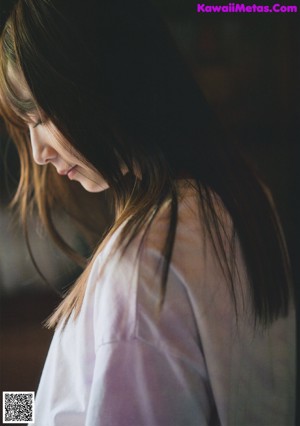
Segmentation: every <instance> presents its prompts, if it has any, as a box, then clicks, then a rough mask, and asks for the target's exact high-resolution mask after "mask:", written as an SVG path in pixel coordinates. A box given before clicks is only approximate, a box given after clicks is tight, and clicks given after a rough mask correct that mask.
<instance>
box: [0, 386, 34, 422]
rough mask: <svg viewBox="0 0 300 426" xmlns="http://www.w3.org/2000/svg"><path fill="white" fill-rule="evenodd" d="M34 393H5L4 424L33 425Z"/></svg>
mask: <svg viewBox="0 0 300 426" xmlns="http://www.w3.org/2000/svg"><path fill="white" fill-rule="evenodd" d="M33 422H34V392H3V423H4V424H7V423H33Z"/></svg>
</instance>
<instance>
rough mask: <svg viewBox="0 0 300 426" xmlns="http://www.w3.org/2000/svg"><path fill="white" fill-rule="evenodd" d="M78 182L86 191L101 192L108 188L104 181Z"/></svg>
mask: <svg viewBox="0 0 300 426" xmlns="http://www.w3.org/2000/svg"><path fill="white" fill-rule="evenodd" d="M80 183H81V185H82V186H83V188H84V189H85V190H86V191H88V192H102V191H104V190H105V189H107V188H108V185H107V183H106V182H103V184H97V183H95V182H91V181H87V182H80Z"/></svg>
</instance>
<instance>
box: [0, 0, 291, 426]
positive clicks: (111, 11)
mask: <svg viewBox="0 0 300 426" xmlns="http://www.w3.org/2000/svg"><path fill="white" fill-rule="evenodd" d="M3 3H4V2H3ZM0 61H1V70H0V104H1V114H2V116H3V118H4V119H5V122H6V124H7V128H8V131H9V132H10V134H11V136H12V138H13V139H14V141H15V143H16V144H17V148H18V151H19V155H20V161H21V176H20V183H19V187H18V190H17V193H16V196H15V199H14V203H15V204H18V205H19V206H20V214H21V217H22V220H23V222H24V223H26V214H27V213H28V211H29V210H30V209H29V207H30V206H37V209H38V212H39V214H40V217H41V219H42V221H43V223H44V224H45V226H46V227H47V229H48V230H49V232H50V234H51V235H52V236H53V237H54V238H55V240H56V241H58V242H59V244H60V246H63V245H64V244H65V243H64V242H63V241H62V240H61V239H60V236H59V235H58V232H57V231H56V230H55V228H54V225H53V221H52V216H51V214H52V212H53V210H54V209H55V206H56V205H58V204H63V203H64V200H65V198H66V194H67V191H69V189H68V185H67V184H66V183H68V182H69V180H74V181H77V182H79V184H81V185H82V186H83V187H84V188H85V189H86V191H89V192H100V191H103V190H105V189H107V188H109V190H108V191H109V192H110V194H111V198H110V199H111V200H113V201H114V213H115V215H114V221H113V224H112V226H111V228H110V229H109V231H108V232H107V234H106V236H105V238H102V241H101V242H100V243H99V244H98V245H97V247H95V249H94V254H93V255H92V256H91V258H89V259H88V260H87V262H86V266H85V269H84V272H83V273H82V275H81V276H80V277H79V278H78V279H77V281H76V282H75V283H74V285H73V286H72V288H70V290H69V291H68V293H67V294H65V295H64V299H63V301H62V302H61V304H60V306H59V307H58V308H57V310H56V311H55V312H54V314H53V315H52V317H51V318H50V320H49V321H48V324H49V326H51V327H56V331H55V334H54V338H53V341H52V344H51V347H50V349H49V353H48V357H47V360H46V363H45V367H44V371H43V374H42V377H41V381H40V384H39V389H38V393H37V399H36V423H35V424H36V425H38V426H46V425H49V426H54V425H55V426H59V425H60V426H67V425H72V426H76V425H87V426H96V425H97V426H98V425H101V426H109V425H111V426H125V425H126V426H144V425H145V426H146V425H148V426H155V425H157V426H176V425H180V426H188V425H192V426H194V425H214V426H215V425H223V426H225V425H226V426H227V425H228V426H229V425H230V426H233V425H237V426H246V425H248V426H250V425H251V426H254V425H255V426H267V425H269V426H276V425H277V426H283V425H284V426H289V425H293V421H294V400H295V397H294V376H295V366H294V314H293V302H292V297H291V293H292V291H291V284H290V278H289V277H290V273H289V261H288V255H287V252H286V248H285V243H284V238H283V236H282V233H281V228H280V224H279V221H278V218H277V216H276V213H275V211H274V208H273V205H272V202H271V201H270V197H269V196H268V195H267V193H266V190H265V188H264V186H263V185H262V184H261V182H260V180H259V179H258V178H257V177H256V176H255V175H254V173H253V172H252V171H251V169H250V168H249V167H248V165H247V164H246V163H245V161H244V159H243V158H242V157H241V156H240V154H239V152H238V151H237V150H236V148H235V147H233V146H232V145H231V144H230V143H229V142H228V141H226V140H225V138H224V135H223V133H222V131H221V130H220V127H219V125H218V123H217V121H216V120H215V117H214V115H213V114H212V112H211V111H210V109H209V107H208V105H207V104H206V102H205V100H204V98H203V96H202V94H201V92H200V91H199V88H198V87H197V85H196V83H195V82H194V80H193V79H192V77H191V75H190V72H189V71H188V69H187V68H186V66H185V64H184V63H183V62H182V60H181V59H180V55H179V54H178V53H177V50H176V48H175V47H174V45H173V41H172V39H171V37H170V36H169V34H168V31H167V30H166V28H165V27H164V25H163V23H162V22H161V20H160V19H159V17H158V15H157V12H156V10H155V8H154V7H153V6H152V5H151V4H150V2H148V0H127V1H126V2H125V1H122V0H115V1H113V2H112V1H108V0H106V1H104V0H97V1H96V0H87V1H85V2H81V1H78V0H75V1H73V0H72V1H67V0H18V1H14V2H13V4H12V5H11V8H10V9H9V10H8V9H7V10H6V16H5V22H4V23H3V28H2V34H1V41H0ZM53 166H54V167H53ZM56 172H57V173H56ZM71 195H72V194H71ZM95 196H96V195H95ZM76 201H77V204H79V207H80V202H81V201H80V199H78V200H76ZM65 207H67V206H65ZM93 213H95V212H93ZM82 219H83V220H84V222H85V224H86V226H88V223H89V217H88V215H87V214H86V215H85V217H84V218H82ZM100 238H101V235H99V240H100ZM65 249H66V250H67V251H68V252H69V253H71V249H70V248H69V247H68V246H67V244H65ZM74 256H75V253H74ZM77 258H79V255H77Z"/></svg>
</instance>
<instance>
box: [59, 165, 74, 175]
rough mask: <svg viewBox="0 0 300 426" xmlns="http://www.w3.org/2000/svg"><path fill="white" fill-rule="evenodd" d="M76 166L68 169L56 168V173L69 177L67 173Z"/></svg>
mask: <svg viewBox="0 0 300 426" xmlns="http://www.w3.org/2000/svg"><path fill="white" fill-rule="evenodd" d="M75 167H76V166H72V167H71V168H70V169H67V170H57V173H58V174H59V175H61V176H68V177H69V173H71V172H72V170H74V169H75Z"/></svg>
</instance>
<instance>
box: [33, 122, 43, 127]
mask: <svg viewBox="0 0 300 426" xmlns="http://www.w3.org/2000/svg"><path fill="white" fill-rule="evenodd" d="M40 124H43V122H42V120H38V121H37V122H36V123H34V125H33V126H32V127H33V128H34V129H35V128H36V127H37V126H39V125H40Z"/></svg>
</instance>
